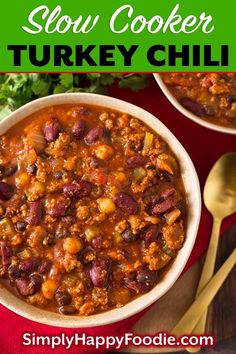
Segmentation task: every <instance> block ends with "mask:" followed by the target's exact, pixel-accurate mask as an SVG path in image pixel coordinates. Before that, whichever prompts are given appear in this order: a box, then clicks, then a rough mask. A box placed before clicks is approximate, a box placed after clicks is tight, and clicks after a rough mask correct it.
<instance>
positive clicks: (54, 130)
mask: <svg viewBox="0 0 236 354" xmlns="http://www.w3.org/2000/svg"><path fill="white" fill-rule="evenodd" d="M60 129H61V127H60V123H59V121H58V120H57V119H56V118H52V119H51V120H50V121H48V122H46V124H45V126H44V135H45V138H46V140H47V141H48V142H49V143H50V142H52V141H54V140H56V139H57V138H58V136H59V133H60Z"/></svg>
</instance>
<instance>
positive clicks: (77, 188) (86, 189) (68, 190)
mask: <svg viewBox="0 0 236 354" xmlns="http://www.w3.org/2000/svg"><path fill="white" fill-rule="evenodd" d="M92 188H93V185H92V184H91V183H90V182H87V181H80V182H76V181H73V182H71V183H67V184H66V185H65V186H64V188H63V193H64V194H65V195H67V196H69V197H72V196H76V197H80V198H83V197H87V196H88V195H89V194H90V193H91V191H92Z"/></svg>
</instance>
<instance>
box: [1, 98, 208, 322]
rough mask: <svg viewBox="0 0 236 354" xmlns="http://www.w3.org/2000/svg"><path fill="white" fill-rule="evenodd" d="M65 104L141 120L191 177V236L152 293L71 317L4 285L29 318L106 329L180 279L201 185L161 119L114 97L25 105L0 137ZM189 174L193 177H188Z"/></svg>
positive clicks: (4, 293)
mask: <svg viewBox="0 0 236 354" xmlns="http://www.w3.org/2000/svg"><path fill="white" fill-rule="evenodd" d="M62 104H88V105H89V104H90V105H95V106H96V105H97V106H100V107H104V108H108V109H109V108H110V109H114V110H116V111H119V112H122V113H128V114H130V115H132V116H134V117H136V118H138V119H140V120H141V121H143V122H144V123H145V124H146V125H147V126H149V127H151V129H153V130H154V131H155V132H156V133H157V134H159V135H160V136H161V137H162V138H163V139H164V140H165V141H166V142H167V143H168V144H169V146H170V148H171V149H173V151H174V153H176V152H175V150H178V154H177V153H176V155H177V158H178V161H179V163H180V168H181V170H182V177H183V179H184V178H186V179H187V177H189V178H190V181H189V184H187V183H186V181H185V180H184V186H185V189H186V188H187V187H189V188H188V191H187V190H186V192H189V193H188V194H189V199H191V203H190V201H189V210H190V208H191V213H192V215H190V216H188V217H191V218H192V219H191V222H189V223H187V233H186V234H187V237H186V240H185V243H184V246H183V248H182V249H181V250H179V252H178V254H177V257H176V258H175V259H174V261H173V263H172V265H171V268H172V271H171V269H170V270H168V272H167V274H166V275H165V276H164V279H162V280H161V282H159V283H158V284H157V285H156V286H155V287H154V288H153V289H152V290H151V291H150V292H148V293H146V294H144V295H141V296H139V297H138V298H136V299H135V300H133V301H131V302H129V303H128V304H126V305H124V306H123V307H121V308H115V309H112V310H108V311H106V312H103V313H100V314H95V315H90V316H78V315H77V316H68V317H67V316H63V315H60V314H57V313H54V312H50V311H47V310H43V309H40V308H37V307H35V306H32V305H29V304H28V303H26V302H25V301H23V300H22V299H20V298H19V297H17V296H15V295H13V294H12V293H11V292H10V291H8V290H7V289H6V288H5V287H4V286H2V285H1V284H0V285H1V286H0V303H1V304H2V305H4V306H5V307H7V308H8V309H10V310H12V311H14V312H15V313H17V314H19V315H21V316H23V317H25V318H27V319H30V320H32V321H35V322H38V323H42V324H46V325H51V326H55V327H61V328H63V327H64V328H88V327H97V326H103V325H108V324H112V323H114V322H119V321H121V320H124V319H126V318H128V317H131V316H133V315H135V314H137V313H138V312H140V311H142V310H144V309H145V308H147V307H148V306H150V305H151V304H153V303H154V302H155V301H157V300H158V299H159V298H160V297H161V296H163V295H164V294H165V293H166V292H167V291H168V290H169V289H170V288H171V286H172V285H173V284H174V283H175V281H176V280H177V279H178V277H179V276H180V274H181V273H182V271H183V269H184V267H185V265H186V263H187V261H188V259H189V257H190V255H191V252H192V249H193V246H194V244H195V240H196V237H197V231H198V227H199V222H200V216H201V191H200V185H199V180H198V176H197V173H196V170H195V167H194V165H193V162H192V160H191V158H190V157H189V155H188V153H187V152H186V150H185V149H184V147H183V146H182V145H181V143H180V142H179V141H178V140H177V138H176V137H175V136H174V135H173V133H172V132H171V131H170V130H169V129H168V128H167V127H166V126H165V125H164V124H163V123H162V122H161V121H160V120H159V119H158V118H156V117H155V116H154V115H152V114H151V113H149V112H148V111H146V110H144V109H142V108H140V107H138V106H136V105H133V104H131V103H128V102H126V101H123V100H119V99H117V98H113V97H109V96H103V95H98V94H91V93H66V94H58V95H52V96H47V97H43V98H40V99H37V100H35V101H32V102H30V103H28V104H26V105H24V106H22V107H21V108H19V109H18V110H16V111H15V112H13V113H11V114H10V115H9V116H8V117H7V118H6V119H4V120H3V121H2V122H0V135H2V134H4V133H5V132H6V131H7V130H8V129H10V128H11V127H13V126H14V125H15V124H17V123H18V122H19V121H21V120H22V119H24V118H26V117H28V116H30V115H31V114H32V113H34V112H37V111H39V110H40V109H42V108H45V107H49V106H54V105H62ZM13 121H14V123H13ZM180 154H181V156H180ZM183 169H184V170H183ZM183 171H184V175H183ZM185 173H186V174H189V175H188V176H187V175H186V176H185ZM190 182H191V183H190ZM190 184H191V185H190ZM176 263H177V267H174V268H173V264H176ZM160 284H161V286H160ZM163 284H164V286H163ZM159 288H160V291H159V292H158V293H157V291H155V289H156V290H158V289H159Z"/></svg>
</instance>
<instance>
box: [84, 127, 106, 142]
mask: <svg viewBox="0 0 236 354" xmlns="http://www.w3.org/2000/svg"><path fill="white" fill-rule="evenodd" d="M103 135H104V130H103V128H102V127H100V126H99V125H97V126H96V127H93V128H92V129H90V131H89V132H88V134H87V135H86V137H85V142H86V143H87V144H89V145H90V144H93V143H95V142H96V141H97V140H100V139H101V138H102V137H103Z"/></svg>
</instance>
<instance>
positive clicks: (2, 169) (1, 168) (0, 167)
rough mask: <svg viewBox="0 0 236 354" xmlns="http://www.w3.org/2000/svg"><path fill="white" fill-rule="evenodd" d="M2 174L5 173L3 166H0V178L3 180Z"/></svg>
mask: <svg viewBox="0 0 236 354" xmlns="http://www.w3.org/2000/svg"><path fill="white" fill-rule="evenodd" d="M4 173H5V167H4V166H3V165H0V178H1V179H2V178H4Z"/></svg>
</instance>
